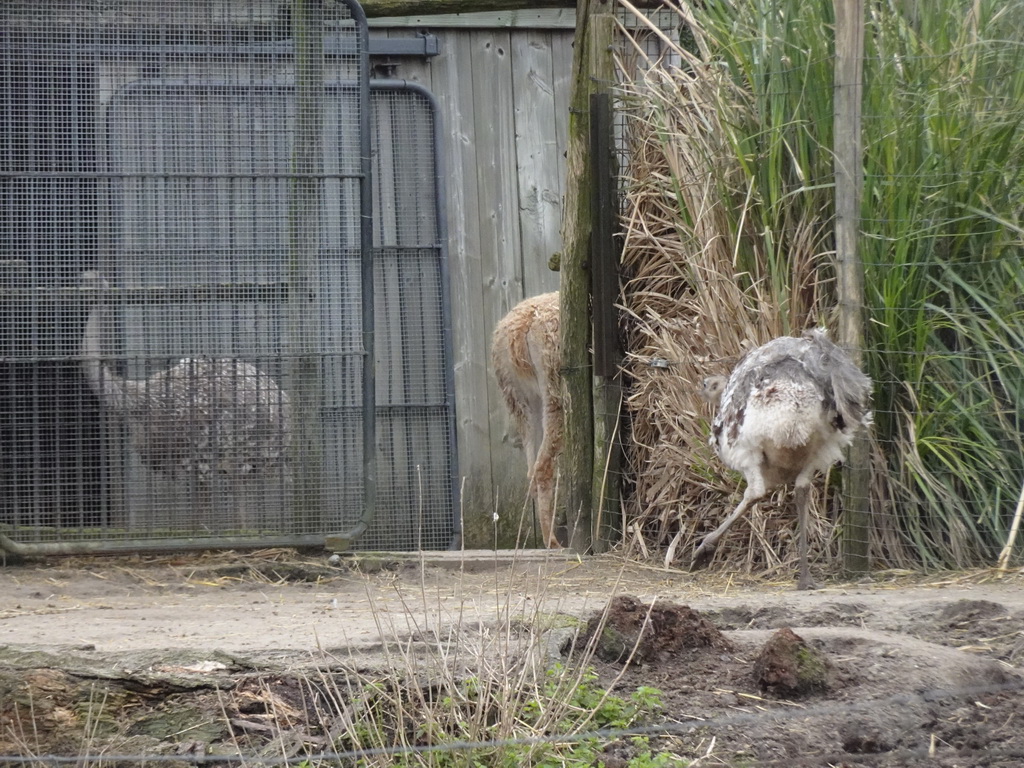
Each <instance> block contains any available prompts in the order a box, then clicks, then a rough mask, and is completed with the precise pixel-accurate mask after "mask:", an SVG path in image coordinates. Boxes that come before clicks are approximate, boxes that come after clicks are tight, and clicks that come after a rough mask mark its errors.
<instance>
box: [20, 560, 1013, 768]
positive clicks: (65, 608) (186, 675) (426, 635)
mask: <svg viewBox="0 0 1024 768" xmlns="http://www.w3.org/2000/svg"><path fill="white" fill-rule="evenodd" d="M509 557H510V555H509V554H508V553H503V554H502V555H494V554H487V553H475V554H473V555H471V556H467V557H466V558H465V559H462V560H460V559H459V558H454V559H453V558H452V556H451V555H448V556H446V557H439V561H438V562H433V561H430V562H422V561H417V560H416V559H412V560H411V561H405V562H397V561H394V560H393V559H390V558H389V559H373V558H370V559H364V560H362V561H360V563H358V564H355V563H352V562H345V563H343V564H342V566H341V567H334V566H331V565H329V564H328V562H327V560H326V558H325V557H323V556H320V555H315V554H313V555H311V554H305V555H301V554H297V553H294V552H291V551H288V550H267V551H264V552H255V553H246V554H238V553H211V554H203V555H194V554H192V555H179V556H164V557H153V556H150V557H134V558H92V559H88V558H69V559H51V560H45V561H38V562H29V563H21V564H13V565H12V564H9V565H7V566H5V567H0V758H2V756H3V755H4V754H7V755H11V754H22V753H23V752H25V751H26V750H28V751H31V752H32V753H33V754H45V753H56V754H70V755H76V754H80V753H82V752H83V750H85V749H86V747H83V744H86V743H88V745H89V746H88V748H89V749H92V750H94V751H96V750H99V751H103V750H106V751H111V750H113V752H114V753H121V754H140V755H151V754H164V755H167V754H171V755H187V754H207V755H208V754H214V753H231V754H237V753H238V751H241V752H242V753H243V754H278V755H279V754H281V750H282V749H285V748H286V747H287V753H288V754H293V755H294V754H299V755H302V754H312V753H315V752H316V751H317V750H320V749H323V748H324V746H325V745H329V744H331V742H330V741H329V739H328V737H327V736H325V734H329V733H331V732H332V728H333V727H334V726H332V725H331V723H332V722H337V721H338V718H342V719H344V717H347V715H345V713H344V711H340V712H326V713H325V711H324V710H323V709H322V708H313V709H310V707H309V702H310V701H311V700H312V699H311V698H310V697H311V696H312V697H314V698H315V697H316V695H318V694H317V691H318V690H320V687H321V686H322V681H324V680H329V681H334V682H332V683H331V684H332V685H337V686H339V690H340V689H341V687H342V686H343V685H349V684H350V683H351V681H352V679H353V678H352V677H351V675H355V676H356V678H355V679H358V680H363V681H369V680H389V681H401V682H399V683H395V684H396V685H400V686H406V687H408V686H413V687H415V686H426V688H425V689H424V690H433V689H432V688H431V686H432V685H433V683H430V682H427V681H428V680H431V679H434V677H436V670H437V669H438V668H439V667H438V666H437V665H441V666H443V667H444V668H446V669H447V668H449V667H450V666H451V665H452V664H455V666H456V667H459V668H458V669H456V670H455V674H456V677H457V678H458V677H466V676H473V675H481V674H491V673H492V672H493V671H494V670H495V669H506V668H509V669H511V668H516V665H518V664H520V663H523V664H536V663H537V661H538V660H539V664H540V666H538V667H536V669H539V670H541V671H540V672H539V676H540V678H543V674H544V673H543V670H544V669H548V668H550V665H551V664H552V663H554V662H555V661H562V662H564V663H569V661H568V660H567V659H566V657H565V656H564V655H563V650H564V641H565V640H566V638H568V637H571V636H572V635H573V633H574V632H577V631H578V630H579V629H580V627H582V625H583V622H580V621H577V619H580V618H587V617H589V616H591V615H592V614H594V613H595V612H596V611H597V610H598V609H601V608H603V607H605V605H606V604H607V603H608V601H609V598H610V597H612V596H613V595H632V596H635V597H637V598H639V599H640V600H642V601H645V602H647V603H649V602H650V601H657V604H658V605H659V606H665V605H666V603H677V604H681V605H688V606H690V607H692V608H694V609H696V610H697V611H699V612H700V614H701V615H702V616H703V617H705V618H706V619H707V620H709V621H711V622H713V624H714V625H715V626H716V627H717V628H718V629H720V630H722V632H723V633H724V636H725V637H726V638H727V639H728V649H727V650H722V649H712V648H686V649H682V650H679V651H673V652H672V653H670V654H664V655H663V656H660V657H657V658H652V659H648V660H645V662H644V663H643V664H642V665H632V666H630V667H628V668H623V666H622V664H621V663H619V662H617V661H614V660H611V661H605V662H601V661H599V660H597V659H593V660H591V661H590V662H589V663H590V664H593V666H594V667H595V669H596V671H597V673H598V675H599V677H600V680H601V683H602V685H608V686H611V687H612V688H613V690H615V691H619V692H621V694H622V695H623V696H628V695H629V692H630V691H635V690H637V689H638V687H639V686H654V687H656V688H657V689H658V690H660V691H661V692H662V693H661V694H660V695H661V696H662V699H663V702H664V712H663V717H664V718H665V722H667V723H669V724H673V723H674V724H676V725H678V726H679V727H680V728H681V729H682V730H680V731H678V732H675V733H673V734H672V735H670V736H664V737H661V738H659V740H657V742H656V744H657V748H658V750H660V751H662V752H663V753H669V754H673V755H678V756H680V761H684V760H692V759H694V758H695V757H701V756H703V757H701V760H702V764H704V765H721V766H740V765H743V766H749V765H780V766H782V765H784V766H787V767H788V766H794V765H813V766H853V765H867V766H874V767H876V768H911V767H913V768H917V766H922V768H923V767H924V766H928V768H934V766H941V767H942V768H975V767H976V768H982V767H983V766H984V768H1019V766H1021V765H1024V695H1022V690H1024V674H1022V672H1024V669H1022V668H1024V576H1022V575H1021V574H1020V573H1017V572H1014V573H1009V574H1004V575H1002V576H1000V575H998V574H995V573H993V572H975V573H961V574H949V575H941V576H938V575H933V576H913V575H911V574H894V573H883V574H875V575H874V577H873V578H872V579H870V580H865V581H864V582H861V583H832V584H829V585H827V586H826V587H825V588H823V589H819V590H816V591H812V592H797V591H796V590H795V589H794V588H793V582H788V581H787V582H786V583H778V584H770V583H765V582H763V581H757V580H754V579H743V578H739V577H735V576H734V577H730V576H728V575H723V574H709V573H701V574H690V573H685V572H681V571H669V570H666V569H663V568H660V567H653V566H644V565H641V564H635V563H626V562H623V561H622V560H621V559H617V558H615V557H611V556H602V557H596V558H589V559H586V560H579V559H573V558H572V557H571V556H568V555H566V554H562V553H555V554H546V553H529V554H526V555H521V556H519V557H518V559H516V560H514V561H510V559H509ZM669 610H672V609H671V608H669ZM783 627H788V628H792V629H793V630H795V631H796V632H797V633H798V634H799V636H800V637H801V638H803V639H804V640H805V641H806V642H807V643H808V644H809V645H810V647H812V648H814V649H815V650H816V651H817V652H818V653H820V654H823V656H824V658H825V659H827V664H828V667H829V669H830V672H829V678H830V680H829V684H828V687H827V690H824V691H820V692H818V693H816V694H815V695H814V696H812V697H811V698H808V699H806V700H800V701H787V700H780V699H779V698H778V697H777V696H773V695H771V694H770V693H766V692H765V691H764V690H763V689H761V688H759V684H758V681H757V678H756V673H755V672H754V670H755V669H756V659H757V658H758V657H759V655H760V654H761V653H762V652H763V648H765V647H766V643H767V642H768V640H769V638H771V637H772V635H773V633H774V632H775V631H776V630H779V629H780V628H783ZM538 630H539V631H538ZM517 648H519V649H529V650H527V651H523V652H520V651H518V650H516V649H517ZM517 653H519V654H520V655H519V657H518V660H517V657H516V654H517ZM417 654H419V655H417ZM416 659H428V660H430V663H431V664H433V665H434V666H431V667H426V666H420V665H419V662H417V661H416ZM460 665H461V666H460ZM510 665H511V666H510ZM432 676H434V677H432ZM513 677H514V675H513ZM97 686H100V687H99V689H98V688H97ZM98 690H99V691H101V693H97V691H98ZM346 690H349V691H350V693H349V694H346V695H351V696H352V697H353V700H358V699H359V697H360V696H361V695H364V694H360V693H359V690H360V689H359V688H358V687H357V688H356V689H350V688H346ZM98 696H99V697H100V698H101V700H102V701H104V702H107V704H106V707H107V709H106V710H104V712H105V713H107V712H109V715H107V714H105V716H107V717H108V718H109V720H110V722H111V723H112V725H111V733H110V736H109V741H108V742H107V743H104V744H99V743H97V742H96V740H95V738H93V737H92V736H89V735H88V734H89V733H90V731H89V728H91V727H92V726H91V725H90V723H92V722H93V721H94V719H95V718H94V716H93V715H89V716H86V715H83V714H82V713H83V712H86V713H89V712H91V711H92V708H93V707H94V703H95V701H97V697H98ZM332 700H333V699H332ZM346 706H347V705H346ZM285 710H287V711H288V712H290V713H291V714H290V715H289V716H288V718H286V719H285V720H286V722H285V720H282V716H281V715H280V713H281V712H283V711H285ZM314 710H315V711H314ZM345 711H347V710H345ZM275 713H276V714H275ZM332 718H333V719H332ZM83 734H85V735H84V736H83ZM652 745H653V742H652ZM636 749H637V747H636V745H635V743H633V742H631V741H630V740H628V739H617V740H611V741H609V742H608V744H607V745H605V752H604V754H603V756H602V757H601V758H600V760H599V764H600V765H603V766H605V767H606V768H616V767H621V766H625V765H627V764H628V761H629V760H630V759H631V758H632V757H633V756H635V754H636V752H635V750H636ZM126 750H127V751H126ZM0 762H2V760H0ZM679 764H683V762H680V763H679Z"/></svg>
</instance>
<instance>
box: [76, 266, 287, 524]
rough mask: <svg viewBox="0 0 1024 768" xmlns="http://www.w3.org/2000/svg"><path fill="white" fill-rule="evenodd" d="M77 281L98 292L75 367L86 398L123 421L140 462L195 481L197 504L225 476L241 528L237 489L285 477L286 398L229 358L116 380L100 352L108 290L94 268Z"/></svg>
mask: <svg viewBox="0 0 1024 768" xmlns="http://www.w3.org/2000/svg"><path fill="white" fill-rule="evenodd" d="M80 282H81V287H82V288H85V289H88V290H90V291H93V292H95V293H96V294H97V297H96V298H95V299H94V300H93V304H92V306H91V308H90V310H89V316H88V319H87V322H86V326H85V332H84V334H83V337H82V342H81V360H82V370H83V373H84V375H85V378H86V380H87V381H88V382H89V386H90V388H91V389H92V391H93V394H94V395H95V396H96V397H97V398H98V399H99V401H100V403H102V405H103V407H104V408H105V409H107V411H108V412H109V413H110V414H111V415H113V416H116V417H119V418H123V419H126V420H127V422H128V426H129V429H130V431H131V436H132V448H133V449H134V450H135V451H136V452H137V453H138V455H139V457H140V458H141V460H142V462H143V464H145V466H147V467H148V468H149V469H151V470H153V471H155V472H158V473H160V474H162V475H164V476H166V477H168V478H170V479H171V480H172V481H174V482H177V483H188V482H189V481H192V480H195V481H197V482H198V489H197V490H198V491H199V496H200V497H201V500H202V501H203V502H204V506H206V507H209V501H210V500H209V498H207V497H208V496H209V495H210V491H211V484H212V483H213V480H214V477H215V476H217V475H222V476H224V477H225V478H226V480H227V481H228V483H229V493H230V495H231V497H232V498H233V499H234V501H235V503H237V504H238V505H239V507H240V508H239V518H240V519H239V520H238V522H239V524H240V525H241V527H242V528H246V527H248V526H249V525H250V524H251V523H252V522H253V521H251V520H249V519H247V513H246V509H245V504H244V499H245V494H244V493H242V491H243V490H244V489H243V487H242V486H241V485H240V484H241V483H242V482H243V481H244V480H245V479H247V478H255V477H258V476H261V475H274V474H278V473H282V472H283V475H282V477H284V478H285V479H287V478H288V477H289V475H288V471H287V470H288V453H289V448H290V444H291V437H292V435H291V432H292V419H291V402H290V399H289V397H288V394H287V393H286V392H285V391H284V390H283V389H281V388H280V387H279V386H278V384H277V382H276V381H275V380H274V379H273V377H271V376H270V375H269V374H266V373H264V372H263V371H261V370H260V369H258V368H257V367H256V366H254V365H252V364H251V363H247V362H245V361H243V360H238V359H235V358H220V359H215V358H186V359H183V360H180V361H179V362H178V363H176V364H175V365H174V366H172V367H171V368H168V369H166V370H163V371H159V372H157V373H154V374H153V375H151V376H149V377H148V378H145V379H129V378H125V377H123V376H121V375H120V374H118V373H117V372H116V371H115V370H114V369H113V368H112V367H111V366H109V365H108V364H107V363H106V362H105V361H104V354H103V342H102V332H103V324H104V314H105V312H106V305H105V303H104V301H103V298H102V294H103V293H104V292H105V291H107V290H108V289H109V287H110V285H109V283H108V282H107V280H106V279H105V278H104V277H103V276H102V275H101V274H100V273H98V272H95V271H87V272H83V273H82V275H81V276H80ZM197 512H198V513H199V514H200V515H203V514H208V513H209V512H210V510H209V509H208V508H206V509H200V510H197ZM200 522H204V523H209V522H210V521H209V520H205V521H203V520H201V521H200Z"/></svg>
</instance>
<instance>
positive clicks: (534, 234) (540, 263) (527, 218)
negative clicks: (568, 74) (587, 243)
mask: <svg viewBox="0 0 1024 768" xmlns="http://www.w3.org/2000/svg"><path fill="white" fill-rule="evenodd" d="M512 87H513V91H514V94H513V98H514V100H515V135H516V156H515V157H516V172H517V174H518V182H517V183H518V187H519V229H520V233H521V238H522V240H521V242H522V246H521V247H522V254H523V291H524V295H526V296H534V295H536V294H539V293H545V292H546V291H554V290H557V289H558V274H557V273H555V272H552V271H551V269H550V268H549V267H548V262H549V260H550V258H551V255H552V254H553V253H556V252H558V251H560V250H561V247H562V246H561V234H560V233H559V227H560V225H561V221H562V195H561V179H560V178H559V175H558V173H559V165H558V156H559V147H558V135H557V131H556V124H555V100H554V92H555V91H554V88H555V86H554V62H553V60H552V52H551V33H550V32H538V31H532V30H531V31H522V32H519V31H517V32H513V33H512Z"/></svg>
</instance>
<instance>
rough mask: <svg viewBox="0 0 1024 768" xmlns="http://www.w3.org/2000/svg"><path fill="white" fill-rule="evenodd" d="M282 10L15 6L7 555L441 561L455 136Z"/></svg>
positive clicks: (363, 51) (341, 16)
mask: <svg viewBox="0 0 1024 768" xmlns="http://www.w3.org/2000/svg"><path fill="white" fill-rule="evenodd" d="M44 6H45V7H44ZM289 7H290V5H289V4H286V3H282V4H280V5H273V6H270V5H268V6H266V8H265V9H264V8H263V6H262V5H261V4H252V3H249V2H240V1H239V2H236V1H235V0H214V1H213V2H203V3H197V2H195V0H191V2H190V1H189V0H182V2H180V3H176V2H175V1H174V0H170V2H161V3H156V2H143V1H141V0H134V1H133V2H128V1H126V2H122V3H118V2H114V3H107V4H104V5H103V7H102V8H99V7H98V6H96V4H91V3H67V4H65V5H60V4H53V5H46V4H29V3H24V4H17V3H10V4H6V5H5V7H4V9H3V10H2V11H0V15H2V16H3V21H4V25H3V26H4V31H3V32H2V35H3V37H2V46H0V68H2V69H0V99H2V101H3V104H4V110H3V117H2V121H3V125H2V126H0V132H2V136H0V196H2V203H3V206H4V210H5V211H6V212H7V213H6V214H5V216H4V218H3V223H2V224H0V226H2V230H0V238H2V242H3V248H4V253H3V254H2V255H0V258H2V261H0V313H2V322H3V325H2V326H0V472H2V474H0V482H2V486H0V544H2V545H3V546H5V547H6V548H7V549H14V550H16V551H39V552H47V551H76V550H114V549H129V548H130V549H135V548H144V547H161V548H164V547H168V546H218V545H238V544H247V543H249V544H270V543H275V544H278V543H279V544H315V543H319V542H322V541H323V540H324V538H325V536H328V535H330V534H339V533H340V534H343V535H345V532H346V531H349V532H351V533H349V534H347V535H348V536H349V537H350V538H351V537H352V536H353V534H356V535H358V534H362V535H361V536H358V539H357V541H356V544H355V545H356V546H361V547H373V548H416V547H423V548H437V547H446V546H448V545H449V543H450V541H451V538H452V535H453V528H454V524H453V518H454V515H453V510H454V509H455V506H456V502H455V496H456V492H457V489H456V486H455V483H454V481H453V478H454V476H455V471H456V461H455V456H454V438H453V424H454V413H453V408H452V400H453V398H452V379H451V374H450V368H451V366H450V351H449V345H450V331H449V328H450V325H449V323H448V320H447V318H448V310H449V308H448V302H447V287H446V286H447V275H446V272H445V269H446V267H445V254H444V252H443V249H442V247H441V245H440V244H441V243H442V242H443V237H442V235H443V232H442V231H441V230H442V224H441V218H440V215H439V211H440V207H439V201H440V182H439V176H438V172H437V171H438V168H437V165H438V164H437V157H436V133H437V124H436V111H435V110H434V107H433V103H432V101H431V99H430V98H429V95H428V94H426V93H424V92H422V91H419V90H416V89H413V88H410V87H406V86H404V85H403V84H400V83H387V82H381V83H375V84H374V85H373V87H372V89H371V88H370V87H369V82H368V79H367V78H368V72H369V67H368V63H367V62H368V53H367V44H366V40H367V37H366V29H365V24H364V23H357V21H356V19H359V18H361V12H359V10H358V8H357V7H354V8H353V9H352V10H349V8H347V7H346V6H345V5H334V4H331V5H330V6H329V12H325V15H324V16H323V17H316V18H301V19H300V18H295V17H294V16H293V15H292V13H291V11H290V10H289ZM261 14H262V15H261ZM371 149H372V151H370V150H371ZM369 179H372V184H371V183H368V180H369ZM370 353H372V354H373V358H372V359H373V360H374V361H375V364H374V365H373V366H370V367H369V368H367V367H366V366H364V362H365V361H366V360H367V355H368V354H370ZM370 385H372V386H370ZM368 449H372V450H368ZM353 529H355V530H354V531H353ZM364 530H365V533H364Z"/></svg>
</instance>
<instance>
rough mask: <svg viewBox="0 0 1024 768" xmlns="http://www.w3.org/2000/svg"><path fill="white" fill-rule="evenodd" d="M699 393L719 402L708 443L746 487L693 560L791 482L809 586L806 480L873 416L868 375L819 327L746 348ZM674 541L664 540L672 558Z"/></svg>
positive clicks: (803, 585) (838, 456)
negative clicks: (727, 370)
mask: <svg viewBox="0 0 1024 768" xmlns="http://www.w3.org/2000/svg"><path fill="white" fill-rule="evenodd" d="M701 394H702V395H703V396H704V397H705V399H707V400H709V401H710V402H712V403H713V404H718V405H719V408H718V412H717V414H716V415H715V418H714V422H713V423H712V428H711V445H712V447H714V449H715V451H716V452H717V453H718V456H719V457H720V458H721V459H722V461H723V462H724V463H725V464H726V465H727V466H728V467H730V468H732V469H735V470H737V471H739V472H741V473H742V474H743V477H744V478H745V479H746V481H747V488H746V491H745V492H744V494H743V498H742V499H741V500H740V503H739V504H738V505H737V507H736V509H734V510H733V512H732V514H730V515H729V516H728V517H727V518H726V519H725V521H724V522H723V523H722V524H721V525H720V526H719V527H718V528H716V529H715V530H714V531H712V532H711V533H709V534H708V535H707V536H705V537H704V539H703V541H701V543H700V545H699V546H698V547H697V549H696V550H695V552H694V556H693V565H694V566H698V565H700V564H702V563H703V562H705V561H706V560H707V559H708V558H710V556H711V555H712V553H713V552H714V549H715V547H716V545H717V543H718V540H719V539H720V538H721V537H722V535H723V534H724V533H725V532H726V531H727V530H728V529H729V527H730V526H731V525H732V524H733V523H734V522H736V520H738V519H739V518H740V516H741V515H743V513H744V512H746V511H747V510H748V509H749V508H750V507H751V506H753V505H754V504H755V503H756V502H757V501H758V500H760V499H762V498H764V496H766V495H767V494H768V492H769V491H771V490H774V489H775V488H778V487H780V486H783V485H788V484H793V485H794V486H795V503H796V508H797V516H798V520H799V527H800V533H799V536H800V541H799V557H800V576H799V583H798V588H799V589H807V588H809V587H811V586H812V582H811V579H810V574H809V570H808V564H807V525H808V521H807V515H808V505H809V500H810V489H811V482H812V481H813V479H814V476H815V474H816V473H817V472H819V471H821V472H824V471H825V470H827V469H828V468H829V467H831V466H832V465H833V464H835V463H836V462H838V461H841V460H842V458H843V451H844V449H845V448H847V447H848V446H849V445H850V443H851V442H853V438H854V436H855V435H856V433H857V432H858V430H860V429H861V428H867V427H869V426H870V424H871V410H870V403H871V379H869V378H868V376H867V375H866V374H864V372H863V371H861V370H860V369H859V368H858V367H857V366H856V364H855V363H854V362H853V360H851V359H850V356H849V355H847V354H846V353H845V352H844V351H843V350H842V349H840V348H839V347H838V346H836V345H835V344H833V343H832V342H831V341H830V340H829V339H828V336H827V335H826V333H825V332H824V331H823V330H812V331H808V332H806V333H805V334H804V335H803V336H802V337H801V338H796V337H792V336H784V337H781V338H777V339H773V340H772V341H769V342H768V343H767V344H764V345H763V346H760V347H758V348H756V349H754V350H751V351H750V352H749V353H747V355H745V356H744V357H743V359H742V360H740V362H739V363H738V364H737V365H736V368H735V369H734V370H733V371H732V374H731V375H730V376H729V377H728V378H726V377H724V376H712V377H709V378H707V379H705V380H704V382H703V386H702V391H701ZM673 553H674V546H673V547H670V548H669V555H668V558H669V559H671V557H672V555H673Z"/></svg>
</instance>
